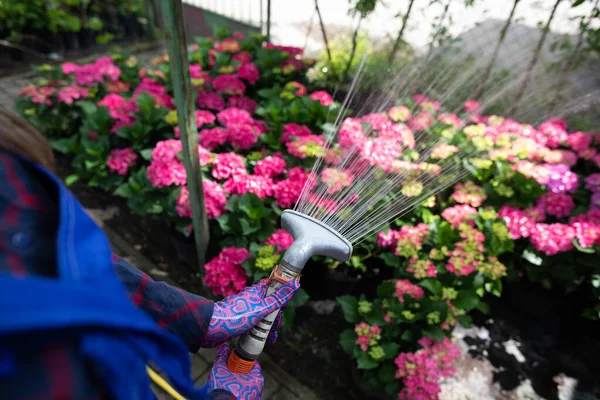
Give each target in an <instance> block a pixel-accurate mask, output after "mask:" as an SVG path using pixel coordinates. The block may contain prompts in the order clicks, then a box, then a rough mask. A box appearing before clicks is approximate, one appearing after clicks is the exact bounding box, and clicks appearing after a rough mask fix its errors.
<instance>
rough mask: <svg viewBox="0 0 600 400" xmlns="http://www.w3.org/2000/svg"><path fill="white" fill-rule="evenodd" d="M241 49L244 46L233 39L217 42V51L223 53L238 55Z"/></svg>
mask: <svg viewBox="0 0 600 400" xmlns="http://www.w3.org/2000/svg"><path fill="white" fill-rule="evenodd" d="M241 49H242V45H240V43H239V42H238V41H237V40H235V39H233V38H226V39H223V40H222V41H221V42H215V50H216V51H220V52H223V53H237V52H238V51H240V50H241Z"/></svg>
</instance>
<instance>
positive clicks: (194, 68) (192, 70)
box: [190, 64, 202, 79]
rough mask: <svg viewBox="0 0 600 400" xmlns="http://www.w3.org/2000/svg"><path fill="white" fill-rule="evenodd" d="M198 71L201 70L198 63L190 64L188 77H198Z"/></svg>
mask: <svg viewBox="0 0 600 400" xmlns="http://www.w3.org/2000/svg"><path fill="white" fill-rule="evenodd" d="M200 72H202V66H201V65H200V64H190V78H192V79H198V78H200Z"/></svg>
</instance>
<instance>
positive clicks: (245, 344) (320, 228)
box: [228, 210, 352, 373]
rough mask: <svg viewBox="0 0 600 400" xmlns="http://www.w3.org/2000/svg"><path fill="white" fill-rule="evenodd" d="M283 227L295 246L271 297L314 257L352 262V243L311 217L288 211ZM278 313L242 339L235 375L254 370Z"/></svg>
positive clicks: (275, 277) (274, 277)
mask: <svg viewBox="0 0 600 400" xmlns="http://www.w3.org/2000/svg"><path fill="white" fill-rule="evenodd" d="M281 226H282V227H283V229H285V230H286V231H287V232H288V233H290V234H291V235H292V237H293V238H294V243H292V245H291V246H290V247H289V248H288V249H287V250H286V252H285V254H284V255H283V257H282V259H281V262H280V263H279V265H277V266H276V267H275V269H274V270H273V273H272V274H271V278H270V282H269V286H268V288H267V295H270V294H272V293H273V292H275V291H276V290H277V289H279V288H280V287H281V285H283V284H284V283H285V282H289V281H290V280H292V279H297V278H298V277H299V276H300V273H301V272H302V268H304V265H305V264H306V262H307V261H308V260H309V258H311V257H312V256H326V257H331V258H333V259H335V260H338V261H348V260H349V259H350V256H351V255H352V245H351V244H350V242H349V241H348V240H346V239H345V238H344V237H343V236H342V235H340V234H339V233H338V232H336V231H335V230H333V229H331V228H330V227H328V226H327V225H325V224H324V223H322V222H321V221H318V220H316V219H314V218H312V217H309V216H308V215H305V214H302V213H299V212H297V211H292V210H285V211H284V212H283V215H282V216H281ZM278 313H279V310H277V311H274V312H273V313H271V314H270V315H268V316H267V317H266V318H264V319H263V320H262V321H260V322H259V323H258V325H257V326H255V327H254V328H252V330H250V332H248V333H246V334H245V335H243V336H242V337H241V338H240V340H239V341H238V344H237V347H236V349H235V351H234V352H232V356H231V358H230V359H229V362H228V366H229V369H230V370H231V371H232V372H236V373H247V371H249V369H248V368H250V369H252V366H253V365H254V362H255V361H256V359H257V358H258V356H259V355H260V353H262V351H263V349H264V347H265V343H266V340H267V337H268V336H269V331H270V330H271V326H272V325H273V322H274V321H275V318H276V317H277V314H278ZM234 353H235V354H234Z"/></svg>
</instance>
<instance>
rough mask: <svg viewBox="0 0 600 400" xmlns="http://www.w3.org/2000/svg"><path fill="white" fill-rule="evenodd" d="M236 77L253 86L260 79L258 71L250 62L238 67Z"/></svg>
mask: <svg viewBox="0 0 600 400" xmlns="http://www.w3.org/2000/svg"><path fill="white" fill-rule="evenodd" d="M237 76H238V77H239V78H241V79H243V80H245V81H246V82H249V83H251V84H253V85H254V84H255V83H256V81H258V79H259V78H260V71H259V70H258V68H257V67H256V65H254V64H252V63H251V62H249V63H244V64H241V65H240V66H239V68H238V72H237ZM242 94H243V93H242Z"/></svg>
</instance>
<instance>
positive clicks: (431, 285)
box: [419, 279, 443, 296]
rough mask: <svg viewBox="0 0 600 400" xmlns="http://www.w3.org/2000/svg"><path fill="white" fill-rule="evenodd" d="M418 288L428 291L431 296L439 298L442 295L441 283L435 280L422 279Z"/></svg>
mask: <svg viewBox="0 0 600 400" xmlns="http://www.w3.org/2000/svg"><path fill="white" fill-rule="evenodd" d="M419 286H421V287H423V288H425V289H427V290H429V291H430V292H431V293H432V294H434V295H436V296H439V295H441V294H442V289H443V286H442V283H441V282H440V281H438V280H436V279H423V280H422V281H421V282H420V283H419Z"/></svg>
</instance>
